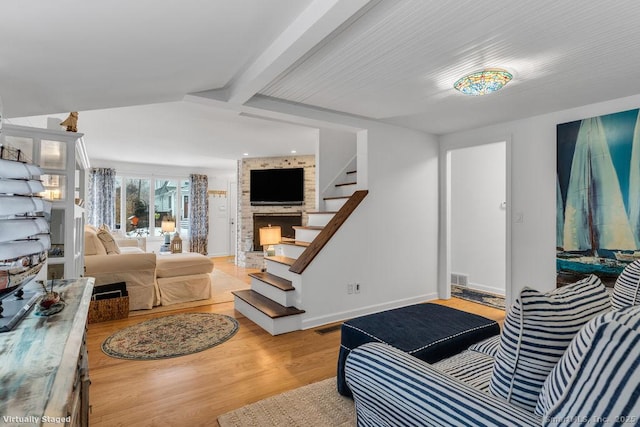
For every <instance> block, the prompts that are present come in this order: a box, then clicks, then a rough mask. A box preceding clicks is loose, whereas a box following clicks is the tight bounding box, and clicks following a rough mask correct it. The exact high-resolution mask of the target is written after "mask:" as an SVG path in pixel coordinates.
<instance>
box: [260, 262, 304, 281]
mask: <svg viewBox="0 0 640 427" xmlns="http://www.w3.org/2000/svg"><path fill="white" fill-rule="evenodd" d="M289 268H291V266H289V265H286V264H282V263H279V262H275V261H271V260H269V259H267V271H268V272H269V273H271V274H275V275H276V276H280V277H282V278H283V279H287V280H291V281H293V276H297V274H296V273H292V272H290V271H289Z"/></svg>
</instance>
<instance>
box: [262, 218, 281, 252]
mask: <svg viewBox="0 0 640 427" xmlns="http://www.w3.org/2000/svg"><path fill="white" fill-rule="evenodd" d="M259 231H260V246H262V248H263V249H264V252H265V254H266V256H274V255H275V254H276V249H275V248H274V247H273V245H277V244H278V243H280V241H281V240H282V230H281V229H280V226H277V225H276V226H273V227H272V226H271V224H269V226H268V227H260V230H259Z"/></svg>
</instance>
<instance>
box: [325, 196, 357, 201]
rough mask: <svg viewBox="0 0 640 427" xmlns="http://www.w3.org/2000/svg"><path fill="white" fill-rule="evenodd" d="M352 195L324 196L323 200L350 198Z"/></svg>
mask: <svg viewBox="0 0 640 427" xmlns="http://www.w3.org/2000/svg"><path fill="white" fill-rule="evenodd" d="M349 197H351V196H334V197H323V198H322V200H337V199H348V198H349Z"/></svg>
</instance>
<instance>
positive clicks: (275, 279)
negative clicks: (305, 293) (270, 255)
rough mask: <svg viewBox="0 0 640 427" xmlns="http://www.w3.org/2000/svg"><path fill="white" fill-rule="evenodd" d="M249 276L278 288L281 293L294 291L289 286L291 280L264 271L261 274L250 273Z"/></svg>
mask: <svg viewBox="0 0 640 427" xmlns="http://www.w3.org/2000/svg"><path fill="white" fill-rule="evenodd" d="M249 276H250V277H254V278H256V279H258V280H260V281H261V282H264V283H266V284H267V285H271V286H273V287H275V288H278V289H280V290H281V291H285V292H289V291H294V290H295V288H294V287H293V286H292V285H291V280H287V279H285V278H282V277H280V276H276V275H275V274H271V273H269V272H266V271H265V272H261V273H250V274H249Z"/></svg>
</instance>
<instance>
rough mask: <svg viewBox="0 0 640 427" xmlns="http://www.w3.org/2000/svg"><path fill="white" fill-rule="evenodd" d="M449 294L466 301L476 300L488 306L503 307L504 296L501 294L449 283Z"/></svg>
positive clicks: (501, 308) (502, 308)
mask: <svg viewBox="0 0 640 427" xmlns="http://www.w3.org/2000/svg"><path fill="white" fill-rule="evenodd" d="M451 296H452V297H456V298H460V299H464V300H467V301H472V302H477V303H478V304H484V305H488V306H489V307H493V308H497V309H500V310H504V309H505V303H504V297H503V296H502V295H497V294H492V293H489V292H483V291H478V290H475V289H469V288H466V287H464V286H458V285H451Z"/></svg>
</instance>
